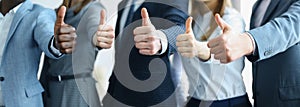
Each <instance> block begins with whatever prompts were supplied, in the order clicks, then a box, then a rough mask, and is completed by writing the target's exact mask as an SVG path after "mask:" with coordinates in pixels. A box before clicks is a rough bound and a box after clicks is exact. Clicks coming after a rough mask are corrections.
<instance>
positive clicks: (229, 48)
mask: <svg viewBox="0 0 300 107" xmlns="http://www.w3.org/2000/svg"><path fill="white" fill-rule="evenodd" d="M215 20H216V23H217V24H218V25H219V27H220V28H221V29H222V32H223V33H222V34H221V35H220V36H218V37H217V38H214V39H212V40H210V41H209V42H208V47H209V48H210V52H211V54H214V58H215V59H217V60H220V62H221V63H229V62H232V61H234V60H236V59H238V58H240V57H242V56H244V55H249V54H251V53H252V52H253V50H254V47H253V46H254V45H253V41H252V39H251V37H250V35H248V34H247V33H243V34H240V33H236V32H234V31H233V29H232V28H231V26H230V25H228V24H227V23H226V22H225V21H224V20H223V19H222V18H221V17H220V15H219V14H216V15H215Z"/></svg>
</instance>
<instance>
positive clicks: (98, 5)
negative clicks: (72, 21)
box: [87, 1, 105, 12]
mask: <svg viewBox="0 0 300 107" xmlns="http://www.w3.org/2000/svg"><path fill="white" fill-rule="evenodd" d="M102 9H105V7H104V6H103V5H102V4H101V3H100V2H99V1H94V2H92V3H91V4H90V6H89V7H88V9H87V12H95V11H101V10H102Z"/></svg>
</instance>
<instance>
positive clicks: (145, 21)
mask: <svg viewBox="0 0 300 107" xmlns="http://www.w3.org/2000/svg"><path fill="white" fill-rule="evenodd" d="M141 15H142V21H143V23H142V25H143V26H148V25H150V24H151V21H150V18H149V14H148V11H147V9H146V8H142V11H141Z"/></svg>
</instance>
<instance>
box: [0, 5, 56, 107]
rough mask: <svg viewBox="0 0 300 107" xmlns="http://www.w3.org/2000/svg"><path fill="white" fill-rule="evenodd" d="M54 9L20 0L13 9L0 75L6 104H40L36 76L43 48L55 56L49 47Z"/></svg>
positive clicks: (22, 106) (36, 106)
mask: <svg viewBox="0 0 300 107" xmlns="http://www.w3.org/2000/svg"><path fill="white" fill-rule="evenodd" d="M55 17H56V16H55V12H54V11H53V10H50V9H45V8H43V7H41V6H38V5H34V4H32V3H31V1H30V0H26V1H25V2H23V4H22V6H21V7H20V8H19V9H18V11H17V12H16V14H15V16H14V19H13V22H12V25H11V26H10V31H9V34H8V38H7V41H6V46H5V48H4V52H3V57H2V64H1V65H0V76H1V77H4V81H1V85H2V93H3V98H4V102H5V105H6V107H42V106H43V103H42V96H41V92H43V91H44V89H43V88H42V86H41V84H40V83H39V81H38V79H37V72H38V67H39V62H40V56H41V53H42V52H45V54H46V55H47V56H49V57H51V58H56V57H55V56H54V55H53V54H52V53H51V52H50V51H49V43H50V40H51V38H52V37H53V34H54V32H53V29H54V22H55Z"/></svg>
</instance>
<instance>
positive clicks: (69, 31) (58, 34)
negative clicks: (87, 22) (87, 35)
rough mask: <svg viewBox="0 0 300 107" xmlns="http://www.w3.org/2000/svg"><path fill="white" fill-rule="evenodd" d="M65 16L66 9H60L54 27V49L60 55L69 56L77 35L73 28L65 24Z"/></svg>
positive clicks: (63, 7)
mask: <svg viewBox="0 0 300 107" xmlns="http://www.w3.org/2000/svg"><path fill="white" fill-rule="evenodd" d="M65 14H66V7H65V6H62V7H60V8H59V10H58V13H57V19H56V22H55V27H54V34H55V35H54V39H55V48H57V49H58V50H59V51H60V52H61V53H64V54H70V53H72V51H73V49H74V46H75V43H76V41H75V39H76V37H77V35H76V30H75V28H74V27H72V26H70V25H68V24H65V22H64V18H65Z"/></svg>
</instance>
